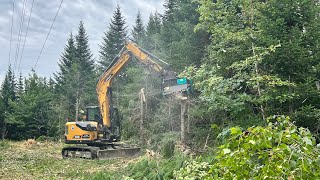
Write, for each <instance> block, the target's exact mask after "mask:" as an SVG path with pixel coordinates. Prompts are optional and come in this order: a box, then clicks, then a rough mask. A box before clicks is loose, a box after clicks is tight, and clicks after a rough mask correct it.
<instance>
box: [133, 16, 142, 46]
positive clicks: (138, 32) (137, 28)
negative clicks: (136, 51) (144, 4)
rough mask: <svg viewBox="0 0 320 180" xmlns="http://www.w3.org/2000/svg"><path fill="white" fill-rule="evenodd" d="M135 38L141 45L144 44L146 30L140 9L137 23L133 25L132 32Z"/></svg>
mask: <svg viewBox="0 0 320 180" xmlns="http://www.w3.org/2000/svg"><path fill="white" fill-rule="evenodd" d="M131 34H132V37H133V40H134V41H135V42H136V43H137V44H138V45H139V46H143V45H142V44H143V43H144V40H145V30H144V26H143V21H142V17H141V12H140V11H138V14H137V17H136V20H135V25H134V26H133V30H132V32H131Z"/></svg>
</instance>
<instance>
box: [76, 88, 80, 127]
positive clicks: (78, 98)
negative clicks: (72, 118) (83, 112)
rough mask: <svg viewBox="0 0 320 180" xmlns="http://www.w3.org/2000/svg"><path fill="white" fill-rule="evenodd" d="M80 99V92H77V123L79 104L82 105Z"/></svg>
mask: <svg viewBox="0 0 320 180" xmlns="http://www.w3.org/2000/svg"><path fill="white" fill-rule="evenodd" d="M79 101H80V97H79V90H78V91H77V99H76V122H77V121H78V117H79V104H80V102H79Z"/></svg>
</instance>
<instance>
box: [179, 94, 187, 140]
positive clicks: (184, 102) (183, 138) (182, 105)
mask: <svg viewBox="0 0 320 180" xmlns="http://www.w3.org/2000/svg"><path fill="white" fill-rule="evenodd" d="M186 104H187V102H186V101H184V100H183V101H181V121H180V124H181V142H182V143H183V144H184V143H185V118H184V117H185V113H186Z"/></svg>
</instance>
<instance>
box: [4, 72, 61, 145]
mask: <svg viewBox="0 0 320 180" xmlns="http://www.w3.org/2000/svg"><path fill="white" fill-rule="evenodd" d="M52 97H53V96H52V93H51V92H50V90H49V88H48V86H47V82H46V79H45V78H41V77H39V76H38V75H37V74H36V73H35V71H34V70H32V72H31V74H30V75H29V77H28V78H27V79H26V81H25V92H24V93H23V94H22V95H21V96H20V98H19V100H17V101H15V102H10V103H9V104H10V105H11V107H12V111H11V112H9V113H8V114H7V118H8V122H7V123H8V125H9V126H10V128H8V138H10V139H15V140H18V139H23V138H37V137H39V136H41V135H44V136H46V135H48V129H49V126H50V124H51V123H50V121H51V120H54V119H55V117H56V116H52V115H53V114H55V113H52V111H53V110H52V105H51V104H52V103H51V102H52Z"/></svg>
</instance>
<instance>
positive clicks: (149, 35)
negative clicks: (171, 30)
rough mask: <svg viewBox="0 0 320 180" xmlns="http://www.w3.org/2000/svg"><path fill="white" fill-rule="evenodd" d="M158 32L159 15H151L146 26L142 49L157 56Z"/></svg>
mask: <svg viewBox="0 0 320 180" xmlns="http://www.w3.org/2000/svg"><path fill="white" fill-rule="evenodd" d="M160 30H161V18H160V14H159V13H158V12H155V13H154V14H152V13H151V14H150V16H149V20H148V23H147V26H146V41H145V45H144V47H145V49H147V50H149V51H151V52H153V53H155V54H158V52H159V50H160Z"/></svg>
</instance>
